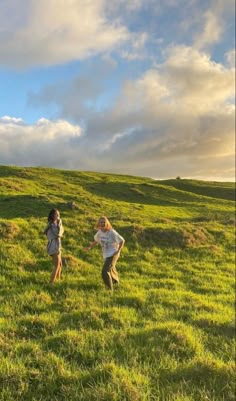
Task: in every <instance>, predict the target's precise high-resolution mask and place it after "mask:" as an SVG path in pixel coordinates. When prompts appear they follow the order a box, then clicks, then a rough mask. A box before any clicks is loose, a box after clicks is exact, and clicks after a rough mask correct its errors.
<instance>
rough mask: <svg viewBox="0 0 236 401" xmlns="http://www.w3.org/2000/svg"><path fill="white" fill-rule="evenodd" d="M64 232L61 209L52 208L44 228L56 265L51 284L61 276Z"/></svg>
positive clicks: (49, 252)
mask: <svg viewBox="0 0 236 401" xmlns="http://www.w3.org/2000/svg"><path fill="white" fill-rule="evenodd" d="M63 233H64V228H63V226H62V221H61V219H60V213H59V210H58V209H52V210H51V211H50V213H49V215H48V224H47V227H46V228H45V230H44V234H46V235H47V238H48V245H47V252H48V255H50V256H52V259H53V265H54V269H53V271H52V274H51V279H50V283H51V284H53V283H54V282H55V280H56V279H60V277H61V267H62V262H61V237H62V235H63Z"/></svg>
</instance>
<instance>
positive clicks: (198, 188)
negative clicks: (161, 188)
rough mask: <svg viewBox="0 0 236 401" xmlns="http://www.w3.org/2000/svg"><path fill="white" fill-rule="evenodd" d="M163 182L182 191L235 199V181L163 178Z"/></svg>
mask: <svg viewBox="0 0 236 401" xmlns="http://www.w3.org/2000/svg"><path fill="white" fill-rule="evenodd" d="M162 183H163V184H165V185H170V186H172V187H174V188H177V189H180V190H182V191H187V192H193V193H195V194H198V195H205V196H210V197H211V198H221V199H228V200H235V184H234V183H233V182H214V181H213V182H212V181H199V180H187V179H172V180H163V181H162Z"/></svg>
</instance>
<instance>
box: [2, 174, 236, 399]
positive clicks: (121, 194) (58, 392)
mask: <svg viewBox="0 0 236 401" xmlns="http://www.w3.org/2000/svg"><path fill="white" fill-rule="evenodd" d="M233 199H234V185H233V184H230V183H229V184H228V183H227V184H225V183H211V182H209V183H208V182H207V183H206V182H201V181H192V180H167V181H155V180H151V179H149V178H140V177H133V176H124V175H112V174H102V173H91V172H76V171H63V170H56V169H47V168H20V167H6V166H1V167H0V301H1V302H0V355H1V357H0V400H1V401H3V400H4V401H12V400H14V401H17V400H21V401H23V400H24V401H40V400H44V401H49V400H50V401H53V400H55V401H66V400H73V401H77V400H78V401H80V400H81V401H100V400H101V401H102V400H105V401H149V400H150V401H155V400H156V401H203V400H212V401H213V400H214V401H223V400H224V401H226V400H227V401H228V400H229V401H231V400H232V401H233V400H234V356H235V355H234V328H235V326H234V321H233V317H234V309H233V301H234V202H233ZM70 202H74V203H75V209H73V210H72V209H71V208H70ZM51 207H58V208H59V209H60V212H61V216H62V219H63V224H64V227H65V235H64V238H63V256H64V257H65V258H66V264H65V265H64V267H63V277H62V280H61V281H60V282H57V283H56V284H55V286H53V287H52V286H50V285H49V284H48V282H49V276H50V272H51V270H52V266H51V260H50V259H49V258H48V257H47V255H46V252H45V246H46V238H45V237H44V236H43V234H42V232H43V229H44V226H45V224H46V219H47V215H48V212H49V210H50V209H51ZM103 214H105V215H107V216H108V217H109V218H110V220H111V222H112V224H113V225H114V228H116V229H117V230H118V231H119V232H120V233H121V234H122V235H123V236H124V237H125V239H126V245H125V248H124V250H123V252H122V255H121V258H120V260H119V262H118V264H117V268H118V270H119V272H120V278H121V285H120V287H119V288H117V289H116V290H115V291H114V293H113V295H111V294H110V293H109V292H108V291H106V290H105V289H104V287H103V283H102V280H101V277H100V275H101V265H102V259H101V252H100V249H99V248H95V249H93V250H92V251H90V252H89V253H88V254H85V253H84V252H83V247H84V246H85V245H87V244H88V242H89V241H90V240H92V239H93V235H94V233H95V230H94V225H95V223H96V221H97V219H98V218H99V217H100V216H101V215H103Z"/></svg>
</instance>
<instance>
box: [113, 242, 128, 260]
mask: <svg viewBox="0 0 236 401" xmlns="http://www.w3.org/2000/svg"><path fill="white" fill-rule="evenodd" d="M124 244H125V240H124V239H123V240H121V241H120V242H119V246H118V249H117V251H116V252H115V253H114V254H113V256H115V255H117V254H118V253H119V252H120V251H121V249H122V248H123V246H124Z"/></svg>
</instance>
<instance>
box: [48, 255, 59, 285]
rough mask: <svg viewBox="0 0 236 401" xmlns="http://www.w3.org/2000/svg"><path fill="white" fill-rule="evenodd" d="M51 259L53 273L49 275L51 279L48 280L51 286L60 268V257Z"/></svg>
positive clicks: (54, 256) (56, 256)
mask: <svg viewBox="0 0 236 401" xmlns="http://www.w3.org/2000/svg"><path fill="white" fill-rule="evenodd" d="M52 259H53V265H54V269H53V272H52V274H51V279H50V283H51V284H53V283H54V282H55V280H56V278H57V275H58V272H59V270H60V268H61V256H60V255H53V256H52Z"/></svg>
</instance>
